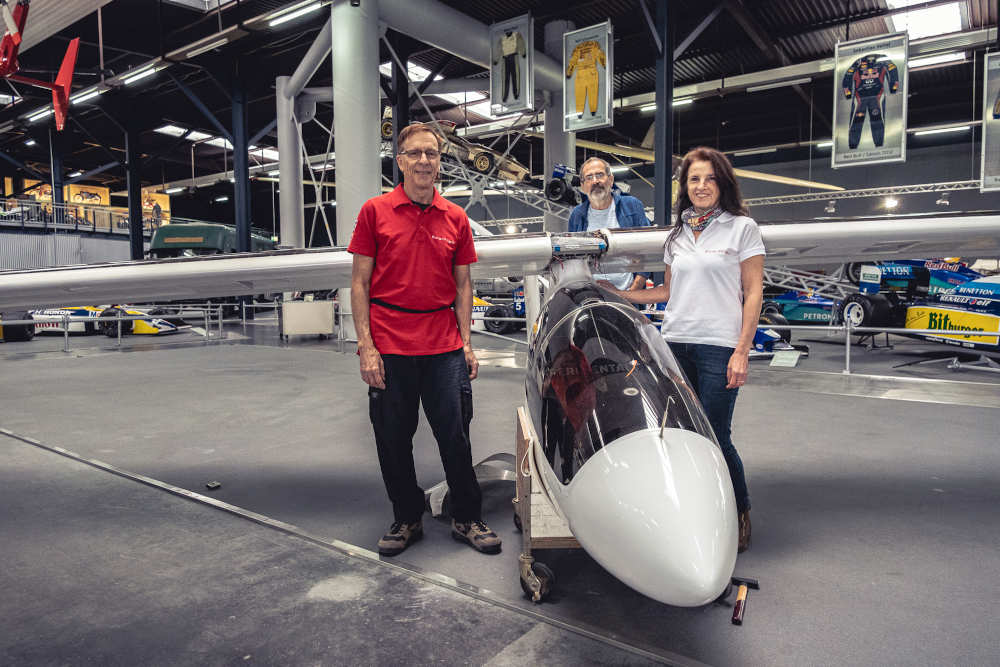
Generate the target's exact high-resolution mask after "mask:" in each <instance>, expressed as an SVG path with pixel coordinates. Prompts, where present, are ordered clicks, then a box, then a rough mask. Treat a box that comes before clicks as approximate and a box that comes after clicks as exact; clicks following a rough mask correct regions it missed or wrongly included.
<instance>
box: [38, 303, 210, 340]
mask: <svg viewBox="0 0 1000 667" xmlns="http://www.w3.org/2000/svg"><path fill="white" fill-rule="evenodd" d="M30 314H31V319H33V320H34V321H35V333H48V332H53V333H60V334H61V333H65V332H66V330H67V328H68V330H69V332H70V333H82V334H95V333H103V334H105V335H107V336H117V335H118V320H117V318H118V317H121V318H123V319H122V320H121V330H122V335H123V336H125V335H128V334H140V335H159V334H168V333H177V332H178V331H181V330H183V329H189V328H191V325H190V324H187V323H186V322H184V321H183V320H181V319H179V318H176V317H169V318H168V317H166V314H165V313H164V312H162V311H161V310H160V309H152V310H139V309H136V308H132V307H130V306H65V307H62V308H46V309H44V310H32V311H30ZM130 317H136V318H139V319H124V318H130ZM98 318H101V319H98ZM108 318H116V319H108Z"/></svg>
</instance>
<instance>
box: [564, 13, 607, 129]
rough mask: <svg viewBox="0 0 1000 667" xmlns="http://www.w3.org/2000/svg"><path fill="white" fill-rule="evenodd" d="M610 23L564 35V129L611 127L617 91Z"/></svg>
mask: <svg viewBox="0 0 1000 667" xmlns="http://www.w3.org/2000/svg"><path fill="white" fill-rule="evenodd" d="M613 47H614V39H613V35H612V32H611V21H610V20H608V21H605V22H604V23H598V24H597V25H592V26H589V27H587V28H581V29H579V30H573V31H572V32H567V33H564V34H563V74H565V75H566V78H564V79H563V130H565V131H566V132H576V131H578V130H590V129H594V128H598V127H610V126H611V125H612V123H613V121H614V119H613V117H612V115H611V97H612V93H613V92H614V90H613V88H614V85H613V81H614V79H613V78H612V76H613V74H614V66H613V64H612V60H613V55H614V54H613V51H614V49H613Z"/></svg>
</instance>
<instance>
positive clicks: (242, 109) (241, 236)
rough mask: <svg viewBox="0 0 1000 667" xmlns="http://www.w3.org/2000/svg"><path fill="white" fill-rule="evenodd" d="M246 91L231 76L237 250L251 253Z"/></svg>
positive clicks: (240, 83)
mask: <svg viewBox="0 0 1000 667" xmlns="http://www.w3.org/2000/svg"><path fill="white" fill-rule="evenodd" d="M247 143H248V139H247V91H246V86H245V85H244V81H243V79H242V78H240V76H239V74H237V75H236V76H235V77H234V78H233V180H234V183H233V206H234V207H235V209H236V211H235V212H236V250H237V251H238V252H250V165H249V160H250V157H249V155H248V154H247Z"/></svg>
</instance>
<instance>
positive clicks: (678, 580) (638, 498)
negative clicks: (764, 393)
mask: <svg viewBox="0 0 1000 667" xmlns="http://www.w3.org/2000/svg"><path fill="white" fill-rule="evenodd" d="M573 262H579V264H578V266H576V267H574V268H570V269H569V271H564V272H563V275H562V276H561V278H560V280H559V281H558V283H557V284H556V286H555V288H553V289H552V290H550V292H549V295H548V299H547V301H546V303H545V304H544V305H543V307H542V312H541V316H540V317H539V320H538V324H539V329H538V332H537V334H536V336H535V338H534V341H533V343H532V346H531V350H530V352H529V356H528V372H527V377H526V380H525V383H526V395H527V402H528V411H529V413H530V415H531V419H532V422H533V426H534V428H535V432H536V433H537V435H538V445H537V450H536V451H535V452H534V461H535V464H536V469H537V470H538V472H539V476H540V477H541V479H542V482H543V484H544V487H545V489H546V491H547V493H548V495H549V497H550V499H551V500H552V501H553V505H554V506H555V508H556V510H557V511H558V512H559V513H560V514H561V515H562V516H563V517H564V518H565V519H566V521H567V523H568V524H569V527H570V530H571V531H572V532H573V535H574V537H576V539H577V541H579V542H580V545H581V546H582V547H583V548H584V549H585V550H586V551H587V553H589V554H590V555H591V556H592V557H593V558H594V559H595V560H596V561H597V562H598V563H600V564H601V565H602V566H603V567H604V568H605V569H607V570H608V571H609V572H610V573H611V574H613V575H614V576H615V577H617V578H618V579H620V580H621V581H623V582H624V583H626V584H628V585H629V586H631V587H632V588H634V589H635V590H637V591H639V592H640V593H643V594H645V595H647V596H649V597H651V598H653V599H655V600H658V601H660V602H664V603H666V604H671V605H676V606H698V605H703V604H707V603H709V602H711V601H713V600H714V599H716V598H717V597H718V596H719V595H720V594H721V593H722V592H723V591H724V590H725V588H726V586H727V585H728V584H729V580H730V578H731V576H732V572H733V568H734V566H735V562H736V543H737V521H736V504H735V500H734V497H733V488H732V482H731V481H730V478H729V471H728V468H727V467H726V462H725V459H724V458H723V456H722V452H721V450H720V449H719V446H718V444H717V443H716V441H715V437H714V435H713V433H712V429H711V426H710V425H709V423H708V420H707V418H706V417H705V415H704V412H703V411H702V408H701V405H700V403H699V402H698V399H697V397H696V396H695V394H694V392H693V391H692V390H691V387H690V386H689V385H688V383H687V380H686V379H685V378H684V374H683V372H682V371H681V370H680V368H679V366H678V365H677V362H676V360H675V359H674V357H673V355H672V354H671V352H670V349H669V347H668V346H667V344H666V343H665V342H664V340H663V338H662V337H661V336H660V333H659V332H658V331H657V330H656V329H655V328H654V327H653V326H652V324H650V323H649V322H648V321H647V320H646V319H645V318H644V317H643V316H642V315H641V314H640V313H639V312H638V311H637V310H636V309H635V308H634V307H633V306H631V305H630V304H628V303H626V302H624V301H622V300H619V299H617V298H615V297H613V296H612V295H610V294H609V293H608V292H606V291H604V290H601V289H600V288H598V287H597V286H596V285H595V284H594V282H593V279H592V278H591V277H590V271H589V269H587V267H586V264H585V263H584V262H582V261H580V260H573V261H572V262H570V263H568V264H567V266H569V265H570V264H572V263H573Z"/></svg>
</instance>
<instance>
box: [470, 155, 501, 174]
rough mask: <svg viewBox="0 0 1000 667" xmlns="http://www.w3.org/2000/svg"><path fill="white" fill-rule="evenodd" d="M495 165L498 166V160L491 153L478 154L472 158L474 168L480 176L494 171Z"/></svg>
mask: <svg viewBox="0 0 1000 667" xmlns="http://www.w3.org/2000/svg"><path fill="white" fill-rule="evenodd" d="M494 164H496V160H495V159H494V157H493V156H492V155H490V154H489V153H478V154H477V155H476V156H475V157H474V158H472V168H473V169H475V170H476V171H478V172H479V173H480V174H488V173H490V172H491V171H493V165H494Z"/></svg>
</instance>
